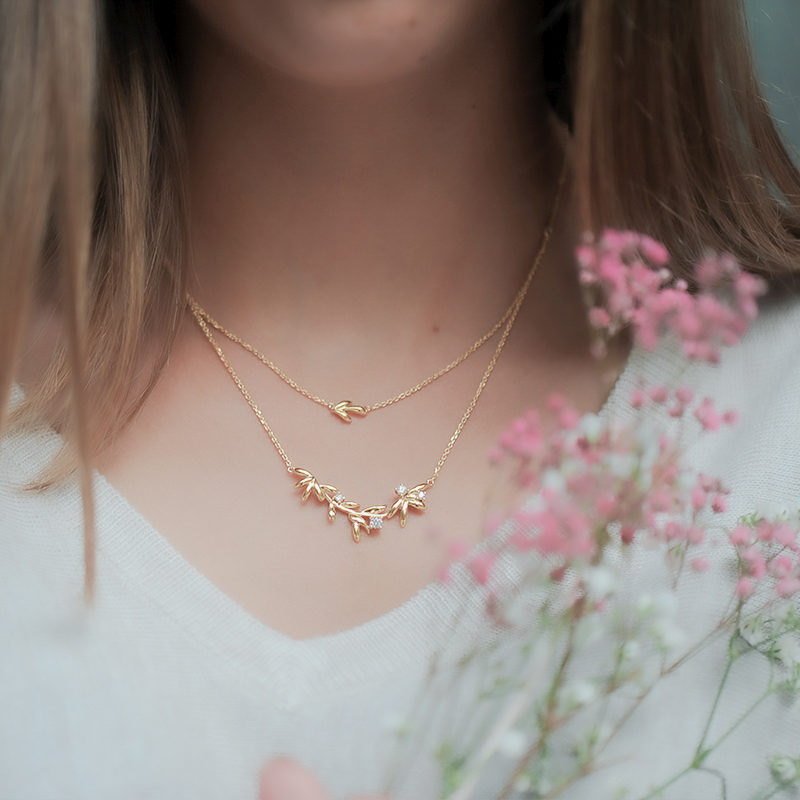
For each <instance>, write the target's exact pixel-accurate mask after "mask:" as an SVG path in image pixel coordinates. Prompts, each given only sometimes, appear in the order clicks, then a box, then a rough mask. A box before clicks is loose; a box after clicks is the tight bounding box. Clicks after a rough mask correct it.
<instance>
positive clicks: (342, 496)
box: [333, 492, 344, 503]
mask: <svg viewBox="0 0 800 800" xmlns="http://www.w3.org/2000/svg"><path fill="white" fill-rule="evenodd" d="M333 499H334V500H335V501H336V502H337V503H341V502H342V500H344V495H343V494H342V493H341V492H339V493H338V494H335V495H334V496H333Z"/></svg>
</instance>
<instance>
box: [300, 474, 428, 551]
mask: <svg viewBox="0 0 800 800" xmlns="http://www.w3.org/2000/svg"><path fill="white" fill-rule="evenodd" d="M290 471H291V473H293V474H294V475H296V476H297V477H299V478H300V480H298V481H297V483H295V485H294V487H295V489H301V490H302V494H301V501H302V502H303V503H305V502H306V500H308V498H309V497H311V495H312V494H313V495H314V497H315V498H316V499H317V500H318V501H319V502H320V503H325V504H327V506H328V522H333V521H334V520H335V519H336V514H337V513H340V514H345V515H346V516H347V519H348V520H349V522H350V531H351V533H352V534H353V540H354V541H355V542H359V541H361V534H362V533H366V534H367V535H368V536H371V535H374V534H376V533H377V532H378V531H379V530H380V529H381V528H382V527H383V521H384V520H387V519H391V518H392V517H394V516H397V517H398V519H399V520H400V527H401V528H404V527H405V525H406V519H407V518H408V510H409V509H410V508H413V509H415V510H417V511H424V510H425V493H426V491H427V490H428V489H429V488H430V484H428V483H418V484H417V485H416V486H413V487H412V488H411V489H408V488H406V487H405V486H404V485H402V484H401V485H400V486H398V487H397V488H396V489H395V490H394V491H395V494H396V495H397V499H396V500H395V501H394V503H392V505H391V507H387V506H385V505H378V506H368V507H367V508H361V506H360V505H359V504H358V503H354V502H353V501H352V500H348V499H347V498H346V497H345V496H344V494H342V492H340V491H339V490H338V489H337V488H336V487H335V486H331V485H329V484H327V483H320V482H319V481H318V480H317V479H316V478H315V477H314V476H313V475H312V474H311V473H310V472H309V471H308V470H307V469H300V468H299V467H292V469H291V470H290ZM387 509H388V510H387Z"/></svg>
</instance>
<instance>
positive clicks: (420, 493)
mask: <svg viewBox="0 0 800 800" xmlns="http://www.w3.org/2000/svg"><path fill="white" fill-rule="evenodd" d="M417 497H418V498H419V499H420V500H424V499H425V492H417Z"/></svg>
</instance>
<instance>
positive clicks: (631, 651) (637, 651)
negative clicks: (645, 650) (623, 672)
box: [619, 639, 642, 664]
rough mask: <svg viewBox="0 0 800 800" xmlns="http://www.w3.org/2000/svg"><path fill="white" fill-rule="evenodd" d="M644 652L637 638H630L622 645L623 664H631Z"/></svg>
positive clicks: (621, 658) (621, 657)
mask: <svg viewBox="0 0 800 800" xmlns="http://www.w3.org/2000/svg"><path fill="white" fill-rule="evenodd" d="M641 654H642V646H641V645H640V644H639V642H638V641H637V640H636V639H630V640H628V641H627V642H625V644H623V645H622V649H621V650H620V653H619V657H620V661H622V663H623V664H630V662H631V661H636V660H637V659H638V658H639V656H640V655H641Z"/></svg>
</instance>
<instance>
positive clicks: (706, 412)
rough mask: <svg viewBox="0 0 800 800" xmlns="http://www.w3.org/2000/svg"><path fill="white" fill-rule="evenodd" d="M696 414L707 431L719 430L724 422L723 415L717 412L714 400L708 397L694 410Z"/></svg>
mask: <svg viewBox="0 0 800 800" xmlns="http://www.w3.org/2000/svg"><path fill="white" fill-rule="evenodd" d="M694 416H695V418H696V419H697V421H698V422H699V423H700V424H701V425H702V426H703V428H705V430H707V431H717V430H719V428H720V425H721V424H722V417H721V416H720V415H719V414H718V413H717V411H716V409H715V408H714V404H713V402H712V400H711V399H710V398H708V397H706V398H705V399H704V400H703V401H702V402H701V403H700V405H699V406H697V408H696V409H695V410H694Z"/></svg>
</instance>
